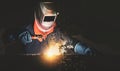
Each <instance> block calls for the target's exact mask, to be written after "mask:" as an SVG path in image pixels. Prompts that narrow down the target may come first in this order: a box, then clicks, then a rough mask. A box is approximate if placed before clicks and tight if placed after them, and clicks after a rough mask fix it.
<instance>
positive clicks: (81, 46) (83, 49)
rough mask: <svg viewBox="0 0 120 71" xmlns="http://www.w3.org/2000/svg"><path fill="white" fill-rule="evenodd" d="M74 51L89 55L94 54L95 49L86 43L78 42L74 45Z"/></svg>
mask: <svg viewBox="0 0 120 71" xmlns="http://www.w3.org/2000/svg"><path fill="white" fill-rule="evenodd" d="M74 52H75V53H77V54H79V55H89V56H94V55H95V53H94V50H93V49H92V48H90V47H88V46H85V45H84V44H80V43H77V44H76V45H75V47H74Z"/></svg>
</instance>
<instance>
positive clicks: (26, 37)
mask: <svg viewBox="0 0 120 71" xmlns="http://www.w3.org/2000/svg"><path fill="white" fill-rule="evenodd" d="M19 39H20V40H21V41H22V42H23V44H27V43H30V42H32V37H31V35H30V33H29V32H28V31H24V32H23V33H21V34H20V35H19Z"/></svg>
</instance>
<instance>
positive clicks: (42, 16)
mask: <svg viewBox="0 0 120 71" xmlns="http://www.w3.org/2000/svg"><path fill="white" fill-rule="evenodd" d="M57 15H58V13H57V12H56V8H55V4H54V3H53V2H41V3H40V4H39V5H38V7H37V8H36V9H35V19H36V21H37V22H38V23H39V26H42V27H43V28H45V29H49V28H50V27H51V26H52V25H53V24H54V23H55V20H56V17H57Z"/></svg>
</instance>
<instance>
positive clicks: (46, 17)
mask: <svg viewBox="0 0 120 71" xmlns="http://www.w3.org/2000/svg"><path fill="white" fill-rule="evenodd" d="M54 20H55V16H45V17H44V21H54Z"/></svg>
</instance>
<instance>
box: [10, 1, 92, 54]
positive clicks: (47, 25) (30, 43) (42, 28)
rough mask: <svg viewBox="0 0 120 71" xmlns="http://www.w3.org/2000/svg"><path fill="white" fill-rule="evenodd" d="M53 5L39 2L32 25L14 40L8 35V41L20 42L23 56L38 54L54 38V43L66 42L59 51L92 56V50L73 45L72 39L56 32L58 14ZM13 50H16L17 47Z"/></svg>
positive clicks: (80, 44) (78, 43) (82, 45)
mask: <svg viewBox="0 0 120 71" xmlns="http://www.w3.org/2000/svg"><path fill="white" fill-rule="evenodd" d="M54 5H55V4H54V3H53V2H40V3H39V4H38V5H37V7H36V8H35V10H34V23H33V24H29V25H27V26H26V27H25V28H24V29H22V31H20V32H19V33H17V34H16V36H15V37H16V38H13V37H14V36H13V35H10V40H11V39H12V40H16V39H17V40H19V42H22V43H21V45H23V46H22V47H24V48H23V50H24V51H23V53H24V54H40V53H41V52H43V50H44V49H45V46H46V45H47V44H48V43H49V42H51V41H50V40H51V37H52V38H53V37H55V38H54V39H55V41H56V42H57V41H58V40H59V39H62V40H64V41H65V40H66V41H65V43H63V47H62V48H61V49H72V51H73V52H74V53H76V54H80V55H93V50H92V49H91V48H90V47H88V46H86V45H84V44H82V43H81V42H76V43H74V42H73V41H72V39H70V38H69V37H68V36H66V35H64V34H62V33H61V32H59V30H57V28H56V26H57V23H56V19H57V16H58V15H59V13H58V12H56V8H55V7H56V6H54ZM73 43H74V46H73ZM70 46H72V47H70ZM22 47H21V48H22ZM15 48H16V49H17V47H15ZM65 52H66V51H65Z"/></svg>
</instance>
